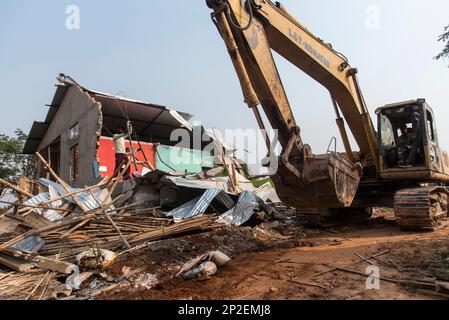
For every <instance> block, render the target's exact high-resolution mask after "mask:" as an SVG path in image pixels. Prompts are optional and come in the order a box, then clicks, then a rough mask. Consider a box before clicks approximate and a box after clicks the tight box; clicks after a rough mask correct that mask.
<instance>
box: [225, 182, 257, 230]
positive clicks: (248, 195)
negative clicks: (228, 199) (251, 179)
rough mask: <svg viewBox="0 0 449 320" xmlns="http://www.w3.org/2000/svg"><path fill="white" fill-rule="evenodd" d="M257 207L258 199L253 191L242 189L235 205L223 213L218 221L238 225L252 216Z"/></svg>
mask: <svg viewBox="0 0 449 320" xmlns="http://www.w3.org/2000/svg"><path fill="white" fill-rule="evenodd" d="M258 207H259V201H258V199H257V196H256V195H255V194H254V192H250V191H244V192H242V193H241V194H240V197H239V200H238V201H237V204H236V206H235V207H234V208H232V209H231V210H229V211H228V212H226V213H223V214H222V215H221V216H220V217H219V220H218V221H221V222H223V223H225V224H228V225H233V226H240V225H242V224H244V223H245V222H247V221H248V220H249V219H250V218H251V217H252V215H253V214H254V211H255V210H256V209H257V208H258Z"/></svg>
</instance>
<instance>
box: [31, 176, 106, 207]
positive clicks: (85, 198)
mask: <svg viewBox="0 0 449 320" xmlns="http://www.w3.org/2000/svg"><path fill="white" fill-rule="evenodd" d="M39 182H41V183H42V184H43V185H44V186H46V187H50V186H51V187H53V188H54V189H55V190H56V192H57V193H58V195H59V196H62V195H65V194H67V193H68V192H67V191H66V190H65V189H64V187H63V186H62V185H60V184H59V183H57V182H54V181H51V180H48V179H45V178H40V179H39ZM78 190H80V189H79V188H78V189H77V188H69V193H71V192H76V191H78ZM91 192H92V193H93V194H94V195H95V198H96V199H94V197H93V196H92V194H91V193H90V192H89V191H85V192H81V193H78V194H77V195H75V196H73V197H68V198H67V200H69V201H70V202H72V203H75V200H74V199H73V198H75V199H76V201H79V202H81V203H82V204H83V205H84V206H85V209H87V210H94V209H97V208H99V207H100V204H101V202H102V201H103V199H104V198H105V196H104V193H103V189H100V188H95V189H92V190H91ZM99 202H100V203H99ZM75 204H76V203H75Z"/></svg>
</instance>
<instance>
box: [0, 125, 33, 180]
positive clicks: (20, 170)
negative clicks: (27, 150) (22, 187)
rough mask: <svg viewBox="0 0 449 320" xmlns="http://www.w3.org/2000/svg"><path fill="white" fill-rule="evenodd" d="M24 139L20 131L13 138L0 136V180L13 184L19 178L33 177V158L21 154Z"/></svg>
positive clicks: (4, 135) (25, 136)
mask: <svg viewBox="0 0 449 320" xmlns="http://www.w3.org/2000/svg"><path fill="white" fill-rule="evenodd" d="M26 139H27V135H26V134H25V133H24V132H23V131H22V130H20V129H17V130H16V131H15V136H14V137H10V136H8V135H6V134H0V178H2V179H5V180H9V181H11V182H15V181H16V180H17V178H19V177H21V176H26V177H30V176H32V175H33V170H34V157H33V156H30V155H24V154H22V150H23V147H24V145H25V141H26Z"/></svg>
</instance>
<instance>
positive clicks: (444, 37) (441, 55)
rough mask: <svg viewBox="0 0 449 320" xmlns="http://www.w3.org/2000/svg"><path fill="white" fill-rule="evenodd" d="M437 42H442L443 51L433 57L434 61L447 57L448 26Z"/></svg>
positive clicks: (448, 45)
mask: <svg viewBox="0 0 449 320" xmlns="http://www.w3.org/2000/svg"><path fill="white" fill-rule="evenodd" d="M438 41H441V42H444V43H445V46H444V49H443V50H442V51H441V52H440V53H439V54H438V55H437V56H436V57H435V59H436V60H439V59H442V58H448V57H449V26H447V27H445V28H444V33H443V34H442V35H440V37H439V38H438Z"/></svg>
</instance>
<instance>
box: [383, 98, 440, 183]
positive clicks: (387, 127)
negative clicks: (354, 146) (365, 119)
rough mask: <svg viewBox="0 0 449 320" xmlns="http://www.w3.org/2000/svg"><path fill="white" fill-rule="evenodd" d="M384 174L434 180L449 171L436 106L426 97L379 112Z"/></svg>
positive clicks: (400, 177)
mask: <svg viewBox="0 0 449 320" xmlns="http://www.w3.org/2000/svg"><path fill="white" fill-rule="evenodd" d="M376 114H377V118H378V140H379V141H378V142H379V143H378V145H379V157H380V165H381V177H382V178H384V179H393V180H394V179H404V178H406V179H410V180H422V179H429V180H434V179H436V178H437V175H438V174H444V173H445V172H447V167H448V166H447V164H448V163H447V159H448V158H447V153H445V152H441V151H440V148H439V144H438V135H437V131H436V126H435V118H434V114H433V111H432V109H431V108H430V106H429V105H428V104H427V103H426V101H425V100H424V99H418V100H411V101H406V102H401V103H396V104H390V105H386V106H385V107H382V108H379V109H377V111H376Z"/></svg>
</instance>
